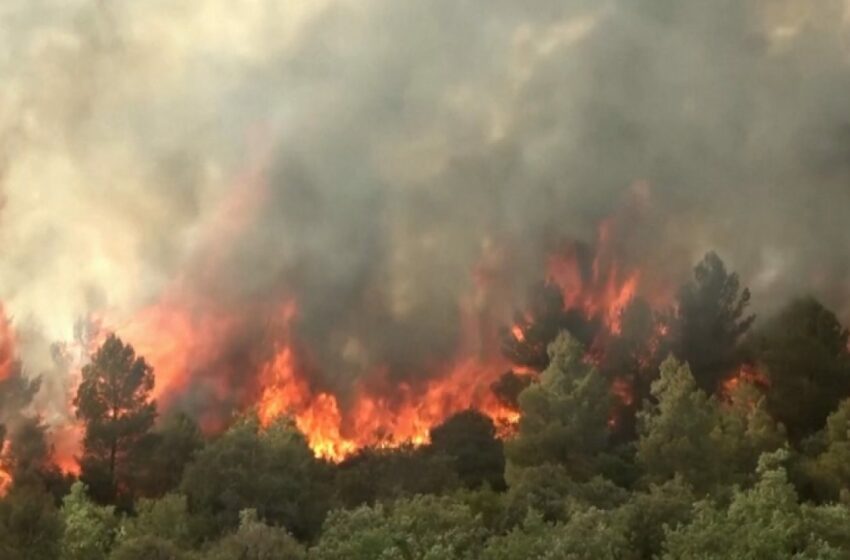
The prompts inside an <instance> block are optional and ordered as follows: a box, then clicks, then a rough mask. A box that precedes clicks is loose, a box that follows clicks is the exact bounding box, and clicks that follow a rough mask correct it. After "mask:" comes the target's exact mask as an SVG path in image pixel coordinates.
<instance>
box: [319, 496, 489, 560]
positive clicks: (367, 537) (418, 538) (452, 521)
mask: <svg viewBox="0 0 850 560" xmlns="http://www.w3.org/2000/svg"><path fill="white" fill-rule="evenodd" d="M485 538H486V531H485V529H484V527H483V525H482V523H481V519H480V518H479V517H477V516H475V515H473V513H472V511H471V510H470V508H469V507H468V506H467V505H465V504H463V503H461V502H458V501H457V500H454V499H452V498H450V497H436V496H416V497H414V498H410V499H404V500H399V501H398V502H395V503H394V504H392V505H391V506H385V505H382V504H378V505H376V506H372V507H370V506H361V507H359V508H356V509H353V510H336V511H333V512H331V513H330V515H329V516H328V519H327V521H326V522H325V526H324V529H323V531H322V537H321V539H320V540H319V542H318V544H317V545H316V547H315V548H313V549H312V550H311V558H314V559H316V560H361V559H362V560H451V559H473V558H477V557H478V554H479V552H480V548H481V545H482V543H483V542H484V540H485Z"/></svg>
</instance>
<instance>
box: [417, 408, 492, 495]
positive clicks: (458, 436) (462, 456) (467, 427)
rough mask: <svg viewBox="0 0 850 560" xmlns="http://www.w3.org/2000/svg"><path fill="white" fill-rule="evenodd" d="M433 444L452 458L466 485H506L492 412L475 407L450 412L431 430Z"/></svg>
mask: <svg viewBox="0 0 850 560" xmlns="http://www.w3.org/2000/svg"><path fill="white" fill-rule="evenodd" d="M431 448H432V449H433V450H434V451H436V452H437V453H441V454H443V455H446V456H448V457H451V458H452V460H453V463H454V467H455V471H456V472H457V475H458V477H459V478H460V480H461V482H463V484H464V485H466V487H467V488H477V487H479V486H481V485H483V484H487V485H489V486H490V487H491V488H496V489H502V488H504V486H505V479H504V472H505V455H504V452H503V450H502V442H501V440H499V439H498V438H497V437H496V426H495V425H494V424H493V420H491V419H490V417H489V416H486V415H484V414H482V413H480V412H477V411H474V410H465V411H463V412H459V413H457V414H455V415H454V416H451V417H450V418H448V419H447V420H446V421H445V422H443V423H442V424H440V425H439V426H436V427H434V428H433V429H432V430H431Z"/></svg>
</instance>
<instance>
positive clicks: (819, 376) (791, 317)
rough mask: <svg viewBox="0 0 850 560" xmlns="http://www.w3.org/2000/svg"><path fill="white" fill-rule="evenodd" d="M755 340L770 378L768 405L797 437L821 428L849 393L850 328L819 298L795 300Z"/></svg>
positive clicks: (755, 350) (760, 361) (759, 359)
mask: <svg viewBox="0 0 850 560" xmlns="http://www.w3.org/2000/svg"><path fill="white" fill-rule="evenodd" d="M750 342H751V346H752V351H753V354H754V357H755V359H756V360H757V362H758V364H759V365H760V366H761V369H762V370H763V371H764V373H765V374H766V375H767V377H768V383H769V385H770V389H769V390H768V391H767V404H768V409H769V410H770V412H771V414H772V415H773V416H774V417H775V418H776V419H777V420H779V421H780V422H782V423H783V424H785V427H786V429H787V430H788V435H789V436H790V437H791V438H792V439H800V438H801V437H804V436H806V435H808V434H811V433H813V432H815V431H817V430H819V429H821V428H822V427H823V426H824V422H825V421H826V417H827V416H828V415H829V414H830V413H831V412H832V411H834V410H835V409H836V407H837V406H838V403H839V402H840V401H841V400H842V399H845V398H847V397H848V396H850V354H848V350H847V342H848V331H847V329H846V328H845V327H843V326H842V325H841V323H840V322H839V321H838V318H837V317H836V316H835V314H834V313H833V312H832V311H830V310H829V309H827V308H825V307H824V306H823V305H821V303H820V302H818V301H817V300H815V299H813V298H803V299H798V300H795V301H793V302H791V303H790V304H788V305H787V306H785V307H784V308H783V309H782V310H781V311H780V312H779V313H778V314H777V315H776V316H775V317H773V318H772V319H771V320H770V321H768V322H767V323H766V324H765V325H764V326H763V327H762V328H760V329H759V330H758V331H757V332H756V333H755V334H754V336H753V337H752V338H751V341H750Z"/></svg>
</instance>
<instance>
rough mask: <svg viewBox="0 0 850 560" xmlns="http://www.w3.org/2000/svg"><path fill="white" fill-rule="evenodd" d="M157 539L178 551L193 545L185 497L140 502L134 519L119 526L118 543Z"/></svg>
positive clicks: (170, 496) (173, 495) (172, 495)
mask: <svg viewBox="0 0 850 560" xmlns="http://www.w3.org/2000/svg"><path fill="white" fill-rule="evenodd" d="M142 537H156V538H158V539H161V540H164V541H168V542H170V543H173V544H175V545H178V546H181V547H188V546H190V545H191V544H192V529H191V520H190V518H189V513H188V508H187V506H186V497H185V496H181V495H179V494H169V495H167V496H164V497H162V498H159V499H157V500H150V499H145V498H142V499H141V500H139V502H138V504H137V505H136V515H135V516H134V517H128V518H126V519H125V520H124V522H123V523H122V524H121V531H120V537H119V539H120V540H122V541H123V540H133V539H141V538H142Z"/></svg>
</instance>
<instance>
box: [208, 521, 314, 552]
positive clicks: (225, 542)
mask: <svg viewBox="0 0 850 560" xmlns="http://www.w3.org/2000/svg"><path fill="white" fill-rule="evenodd" d="M304 558H306V551H305V550H304V547H303V546H301V545H300V544H299V543H298V541H296V540H295V539H294V538H292V535H290V534H289V532H288V531H286V529H283V528H281V527H269V526H268V525H266V524H265V523H262V522H261V521H259V519H258V518H257V512H256V511H255V510H244V511H242V512H240V522H239V530H238V531H236V532H235V533H233V534H231V535H227V536H225V537H224V538H222V539H221V540H220V541H218V542H217V543H215V544H214V545H213V546H212V547H211V548H210V549H209V550H207V551H206V552H205V553H204V559H205V560H237V559H238V560H302V559H304Z"/></svg>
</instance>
